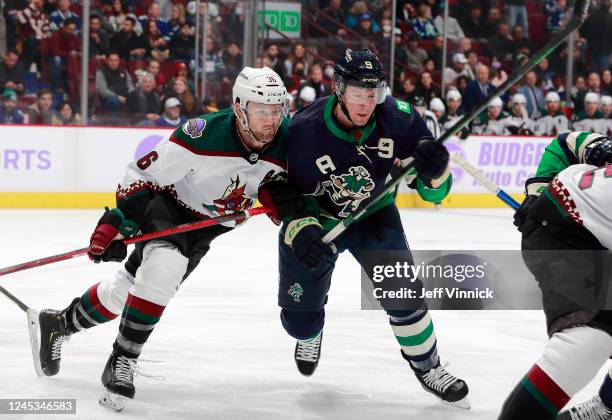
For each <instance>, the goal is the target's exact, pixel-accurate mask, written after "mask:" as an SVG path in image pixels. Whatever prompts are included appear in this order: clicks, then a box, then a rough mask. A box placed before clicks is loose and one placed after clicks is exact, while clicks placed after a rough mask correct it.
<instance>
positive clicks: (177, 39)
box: [170, 23, 195, 61]
mask: <svg viewBox="0 0 612 420" xmlns="http://www.w3.org/2000/svg"><path fill="white" fill-rule="evenodd" d="M194 54H195V51H194V36H193V30H192V28H191V26H189V24H187V23H183V24H182V25H181V28H180V29H179V31H178V32H177V33H175V34H174V36H173V37H172V40H171V41H170V58H171V59H172V60H184V61H189V60H191V59H193V57H194Z"/></svg>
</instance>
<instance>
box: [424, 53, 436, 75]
mask: <svg viewBox="0 0 612 420" xmlns="http://www.w3.org/2000/svg"><path fill="white" fill-rule="evenodd" d="M423 71H426V72H429V73H431V74H434V72H435V71H436V63H435V62H434V61H433V59H432V58H429V57H428V58H426V59H425V61H423Z"/></svg>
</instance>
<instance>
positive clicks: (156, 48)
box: [144, 20, 170, 62]
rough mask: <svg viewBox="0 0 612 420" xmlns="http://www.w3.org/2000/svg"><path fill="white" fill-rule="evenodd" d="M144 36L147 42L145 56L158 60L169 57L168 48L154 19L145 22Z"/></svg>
mask: <svg viewBox="0 0 612 420" xmlns="http://www.w3.org/2000/svg"><path fill="white" fill-rule="evenodd" d="M144 38H145V40H146V41H147V43H148V48H147V56H150V57H152V58H154V59H155V60H157V61H159V62H162V61H165V60H167V59H168V57H170V50H169V49H168V44H167V42H166V39H165V38H164V37H163V36H162V34H161V32H160V31H159V27H158V26H157V24H156V23H155V22H154V21H152V20H149V21H148V22H147V23H146V25H145V32H144Z"/></svg>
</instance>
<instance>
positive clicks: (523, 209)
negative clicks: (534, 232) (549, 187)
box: [514, 195, 538, 231]
mask: <svg viewBox="0 0 612 420" xmlns="http://www.w3.org/2000/svg"><path fill="white" fill-rule="evenodd" d="M537 199H538V196H537V195H528V196H527V197H525V199H524V200H523V202H522V203H521V206H520V207H519V208H518V209H517V210H516V213H514V226H516V227H517V228H518V230H519V231H520V230H521V226H522V225H523V222H525V219H526V218H527V215H528V214H529V211H530V210H531V206H532V205H533V203H535V201H536V200H537Z"/></svg>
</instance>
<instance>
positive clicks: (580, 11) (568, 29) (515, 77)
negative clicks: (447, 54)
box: [323, 0, 590, 243]
mask: <svg viewBox="0 0 612 420" xmlns="http://www.w3.org/2000/svg"><path fill="white" fill-rule="evenodd" d="M589 4H590V0H577V1H576V4H575V5H574V10H573V12H572V17H571V18H570V20H569V22H568V23H567V25H566V26H565V28H564V29H563V30H562V31H561V32H559V33H557V34H556V35H555V36H554V37H553V38H552V39H551V40H550V41H548V43H546V45H544V47H542V48H541V49H540V50H539V51H538V52H537V53H536V54H535V55H534V56H533V57H532V58H531V59H530V60H529V61H528V62H527V63H526V64H525V65H524V66H523V67H521V68H520V69H518V70H517V71H516V73H514V74H512V75H511V76H510V77H508V80H506V81H505V82H504V83H502V84H501V85H499V86H498V87H497V89H495V90H494V91H493V93H492V94H491V95H490V96H489V97H488V98H486V99H485V100H484V101H483V102H482V103H481V104H480V105H478V106H477V107H476V108H474V109H473V110H472V112H470V113H469V114H467V115H465V116H464V117H463V118H461V119H460V120H459V121H458V122H457V123H456V124H455V125H453V126H452V127H451V128H450V129H449V130H448V131H447V132H445V133H444V134H443V135H442V136H441V137H440V138H439V139H438V140H437V141H438V142H440V143H444V142H445V141H447V140H448V139H449V138H450V137H451V136H453V135H455V134H456V133H457V132H458V131H460V130H461V129H462V128H463V127H465V126H466V125H468V123H469V122H470V121H472V120H473V119H474V118H476V116H478V115H479V114H480V113H481V112H482V111H484V110H485V108H486V107H487V105H488V104H489V102H490V101H491V100H493V98H495V97H497V96H499V95H501V94H503V93H505V92H506V91H507V90H508V89H509V88H510V87H511V86H512V85H514V84H515V83H517V82H518V81H519V80H520V79H521V78H523V76H525V74H527V73H528V72H529V70H531V69H532V68H534V67H535V66H536V65H538V63H539V62H540V61H542V60H543V59H544V58H546V57H547V56H548V55H549V54H550V53H551V52H553V51H554V50H555V48H557V47H558V46H559V45H560V44H561V43H562V42H563V41H565V40H566V39H567V37H568V36H570V34H571V33H572V32H574V31H575V30H576V29H577V28H578V27H580V25H582V23H583V22H584V20H585V19H586V15H587V12H588V10H589ZM405 163H406V166H404V167H403V169H402V171H401V172H400V173H399V174H398V176H397V177H396V178H394V179H392V180H391V181H389V182H387V183H386V184H385V185H384V186H383V189H382V190H381V191H380V192H379V193H378V194H376V195H375V196H372V197H370V198H369V199H368V200H365V201H363V202H362V203H361V205H360V206H359V207H358V208H357V209H356V210H354V211H352V212H351V213H350V214H349V215H348V216H347V217H345V218H344V219H342V220H341V221H340V223H338V224H337V225H336V226H334V227H333V228H332V229H331V230H330V231H329V232H327V234H326V235H325V236H324V237H323V241H324V242H326V243H329V242H331V241H333V240H334V239H336V238H337V237H338V236H339V235H340V234H342V233H343V232H344V231H345V230H346V229H347V228H348V227H349V226H350V225H352V224H353V223H354V222H355V221H357V220H359V219H361V218H362V217H363V215H364V214H365V213H366V212H367V211H368V210H369V209H371V208H372V206H374V205H375V204H376V203H377V202H378V200H379V199H381V198H382V197H384V196H386V195H387V194H391V193H393V191H395V188H396V187H397V186H398V185H399V184H400V182H402V181H403V180H404V178H406V177H407V176H408V175H409V172H410V169H411V168H412V167H413V166H414V159H413V158H408V159H407V160H406V162H405Z"/></svg>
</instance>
